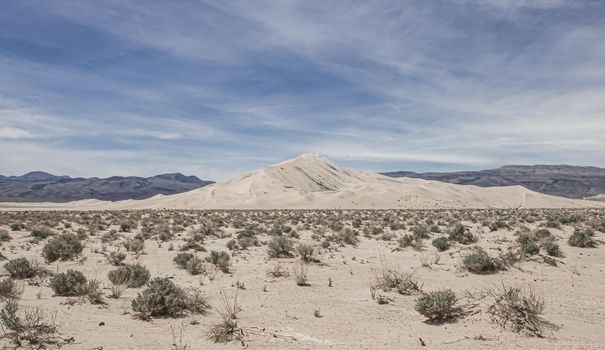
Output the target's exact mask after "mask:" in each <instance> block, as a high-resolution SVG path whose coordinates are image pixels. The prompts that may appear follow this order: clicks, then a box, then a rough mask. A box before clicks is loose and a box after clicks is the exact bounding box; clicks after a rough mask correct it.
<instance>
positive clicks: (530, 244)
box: [521, 241, 540, 255]
mask: <svg viewBox="0 0 605 350" xmlns="http://www.w3.org/2000/svg"><path fill="white" fill-rule="evenodd" d="M521 250H522V251H523V253H525V254H527V255H535V254H538V253H539V252H540V246H539V245H538V243H536V242H534V241H527V242H526V243H523V244H521Z"/></svg>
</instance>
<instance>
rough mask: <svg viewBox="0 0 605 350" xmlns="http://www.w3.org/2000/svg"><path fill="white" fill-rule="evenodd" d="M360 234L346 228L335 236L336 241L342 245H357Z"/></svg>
mask: <svg viewBox="0 0 605 350" xmlns="http://www.w3.org/2000/svg"><path fill="white" fill-rule="evenodd" d="M357 235H358V232H357V231H356V230H353V229H352V228H350V227H345V228H343V229H342V230H341V231H339V232H338V233H336V234H335V235H334V240H335V241H336V242H338V243H340V244H349V245H357V243H359V239H358V238H357Z"/></svg>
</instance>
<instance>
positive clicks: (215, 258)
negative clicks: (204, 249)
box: [206, 250, 231, 273]
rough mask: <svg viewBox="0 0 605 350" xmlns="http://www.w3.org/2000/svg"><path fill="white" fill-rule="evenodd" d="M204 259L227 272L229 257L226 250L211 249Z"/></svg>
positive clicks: (229, 263)
mask: <svg viewBox="0 0 605 350" xmlns="http://www.w3.org/2000/svg"><path fill="white" fill-rule="evenodd" d="M206 261H207V262H209V263H211V264H213V265H214V266H216V267H217V268H218V269H220V270H221V271H223V272H225V273H228V272H229V268H230V266H231V257H230V256H229V253H227V252H223V251H216V250H211V251H210V255H209V256H207V257H206Z"/></svg>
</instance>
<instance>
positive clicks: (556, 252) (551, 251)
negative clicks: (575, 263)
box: [542, 240, 563, 257]
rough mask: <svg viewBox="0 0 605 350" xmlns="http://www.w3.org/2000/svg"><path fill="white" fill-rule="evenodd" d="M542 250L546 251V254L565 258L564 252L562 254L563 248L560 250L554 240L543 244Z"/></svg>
mask: <svg viewBox="0 0 605 350" xmlns="http://www.w3.org/2000/svg"><path fill="white" fill-rule="evenodd" d="M542 248H543V249H544V250H545V251H546V253H547V254H548V255H550V256H557V257H560V256H563V252H561V248H559V244H557V242H555V241H554V240H546V241H544V242H543V243H542Z"/></svg>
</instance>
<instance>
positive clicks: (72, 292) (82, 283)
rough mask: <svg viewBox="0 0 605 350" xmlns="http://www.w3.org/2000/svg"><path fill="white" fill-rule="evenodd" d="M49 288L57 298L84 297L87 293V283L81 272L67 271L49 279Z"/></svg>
mask: <svg viewBox="0 0 605 350" xmlns="http://www.w3.org/2000/svg"><path fill="white" fill-rule="evenodd" d="M50 287H51V288H52V290H53V292H55V295H59V296H78V295H85V294H86V293H87V292H88V281H87V280H86V277H85V276H84V274H83V273H82V272H80V271H76V270H67V272H61V273H59V274H56V275H54V276H53V277H51V278H50Z"/></svg>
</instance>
